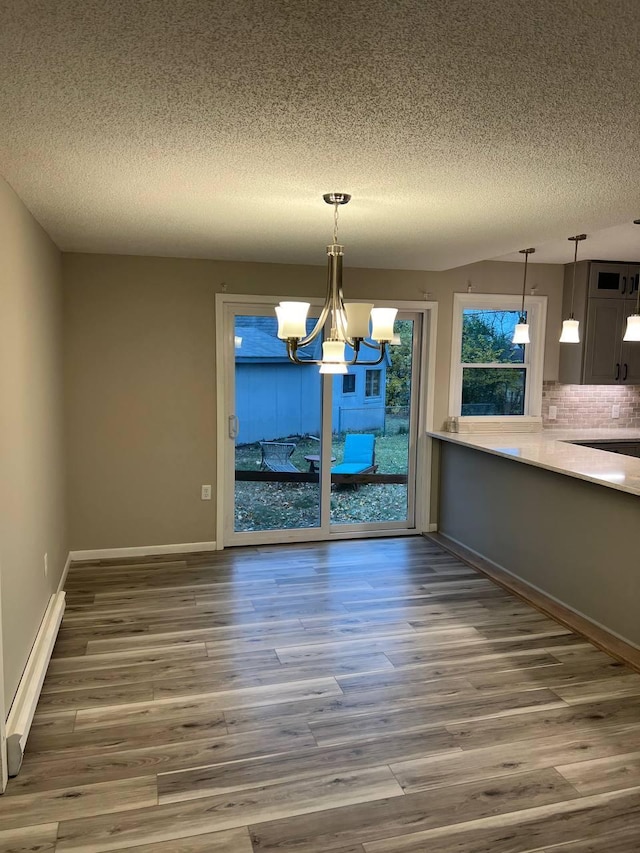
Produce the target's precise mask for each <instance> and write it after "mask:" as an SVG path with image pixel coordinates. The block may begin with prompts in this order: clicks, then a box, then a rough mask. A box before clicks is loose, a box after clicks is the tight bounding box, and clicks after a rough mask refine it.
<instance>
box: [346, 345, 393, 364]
mask: <svg viewBox="0 0 640 853" xmlns="http://www.w3.org/2000/svg"><path fill="white" fill-rule="evenodd" d="M381 346H382V351H381V353H380V357H379V358H377V359H376V360H375V361H358V360H357V359H358V356H357V355H356V356H355V358H353V359H352V360H351V361H348V362H347V364H349V365H352V364H357V365H360V366H362V367H375V365H376V364H382V362H383V361H384V357H385V355H386V354H387V344H386V342H383V343H382V344H381Z"/></svg>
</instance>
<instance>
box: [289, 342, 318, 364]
mask: <svg viewBox="0 0 640 853" xmlns="http://www.w3.org/2000/svg"><path fill="white" fill-rule="evenodd" d="M297 350H298V339H297V338H288V339H287V355H288V357H289V358H290V360H291V361H293V362H294V364H302V365H305V364H322V360H318V359H311V358H303V359H300V358H298V353H297Z"/></svg>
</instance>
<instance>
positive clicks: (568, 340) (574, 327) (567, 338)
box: [560, 234, 587, 344]
mask: <svg viewBox="0 0 640 853" xmlns="http://www.w3.org/2000/svg"><path fill="white" fill-rule="evenodd" d="M567 239H569V240H573V242H574V243H575V244H576V246H575V250H574V253H573V283H572V285H571V312H570V314H569V319H568V320H564V321H563V323H562V334H561V335H560V343H561V344H579V343H580V321H579V320H576V318H575V317H574V316H573V299H574V296H575V293H576V266H577V264H578V243H580V242H581V241H582V240H586V239H587V235H586V234H576V236H575V237H569V238H567Z"/></svg>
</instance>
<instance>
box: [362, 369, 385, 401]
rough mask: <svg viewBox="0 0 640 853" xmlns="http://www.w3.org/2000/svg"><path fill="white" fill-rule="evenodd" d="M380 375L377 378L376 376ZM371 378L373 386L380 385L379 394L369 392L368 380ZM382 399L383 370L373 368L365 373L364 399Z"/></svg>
mask: <svg viewBox="0 0 640 853" xmlns="http://www.w3.org/2000/svg"><path fill="white" fill-rule="evenodd" d="M376 373H377V374H378V375H377V377H376V376H375V375H374V374H376ZM369 376H371V385H372V386H373V385H374V384H376V382H377V385H378V393H377V394H369V393H368V391H367V386H368V384H369V383H368V379H369ZM380 397H382V370H381V369H380V368H379V367H373V368H370V369H368V370H365V372H364V398H365V400H379V399H380Z"/></svg>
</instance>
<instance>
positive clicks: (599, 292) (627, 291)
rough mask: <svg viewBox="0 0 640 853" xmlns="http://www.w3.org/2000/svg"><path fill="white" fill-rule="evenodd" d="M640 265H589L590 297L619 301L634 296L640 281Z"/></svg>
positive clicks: (593, 262)
mask: <svg viewBox="0 0 640 853" xmlns="http://www.w3.org/2000/svg"><path fill="white" fill-rule="evenodd" d="M639 274H640V265H639V264H625V263H618V262H612V263H603V262H601V261H597V262H595V261H591V262H590V263H589V296H590V297H592V296H595V297H597V298H598V299H612V298H613V299H619V298H620V297H627V298H628V297H631V296H634V295H635V294H636V292H637V289H638V281H639V279H640V275H639Z"/></svg>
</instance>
